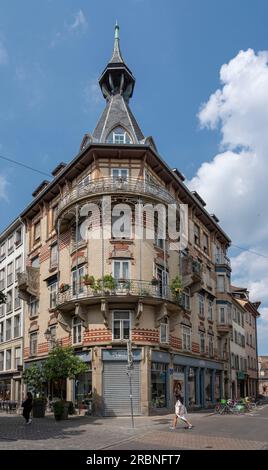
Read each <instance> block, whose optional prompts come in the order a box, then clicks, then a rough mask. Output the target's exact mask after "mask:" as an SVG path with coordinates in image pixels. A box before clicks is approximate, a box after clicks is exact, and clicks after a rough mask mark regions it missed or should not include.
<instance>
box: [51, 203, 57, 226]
mask: <svg viewBox="0 0 268 470" xmlns="http://www.w3.org/2000/svg"><path fill="white" fill-rule="evenodd" d="M57 212H58V206H57V205H56V206H53V207H52V209H51V229H52V230H53V228H55V222H56V217H57Z"/></svg>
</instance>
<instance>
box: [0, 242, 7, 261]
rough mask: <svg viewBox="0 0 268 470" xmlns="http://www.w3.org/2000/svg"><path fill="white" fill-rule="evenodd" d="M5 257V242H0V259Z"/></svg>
mask: <svg viewBox="0 0 268 470" xmlns="http://www.w3.org/2000/svg"><path fill="white" fill-rule="evenodd" d="M5 257H6V242H3V243H1V245H0V261H2V260H3V259H4V258H5Z"/></svg>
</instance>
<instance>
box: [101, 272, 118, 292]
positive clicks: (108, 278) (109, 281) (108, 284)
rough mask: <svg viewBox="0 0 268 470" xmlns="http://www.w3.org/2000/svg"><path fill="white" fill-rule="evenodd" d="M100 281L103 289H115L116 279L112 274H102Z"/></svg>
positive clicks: (110, 290) (109, 290)
mask: <svg viewBox="0 0 268 470" xmlns="http://www.w3.org/2000/svg"><path fill="white" fill-rule="evenodd" d="M102 282H103V288H104V290H105V291H106V290H108V292H109V293H110V292H112V291H114V290H115V289H116V280H115V278H114V277H113V276H112V274H106V275H105V276H103V279H102Z"/></svg>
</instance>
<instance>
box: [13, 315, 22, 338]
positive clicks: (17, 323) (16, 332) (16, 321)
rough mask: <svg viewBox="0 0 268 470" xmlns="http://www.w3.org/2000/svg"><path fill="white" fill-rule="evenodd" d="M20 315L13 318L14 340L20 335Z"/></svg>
mask: <svg viewBox="0 0 268 470" xmlns="http://www.w3.org/2000/svg"><path fill="white" fill-rule="evenodd" d="M20 329H21V328H20V315H15V316H14V338H18V336H20V335H21V331H20Z"/></svg>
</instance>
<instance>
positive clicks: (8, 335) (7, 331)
mask: <svg viewBox="0 0 268 470" xmlns="http://www.w3.org/2000/svg"><path fill="white" fill-rule="evenodd" d="M11 333H12V331H11V318H9V319H8V320H6V341H9V340H10V339H11Z"/></svg>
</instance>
